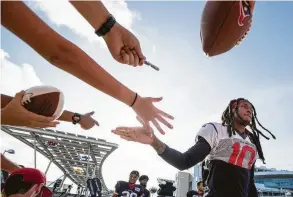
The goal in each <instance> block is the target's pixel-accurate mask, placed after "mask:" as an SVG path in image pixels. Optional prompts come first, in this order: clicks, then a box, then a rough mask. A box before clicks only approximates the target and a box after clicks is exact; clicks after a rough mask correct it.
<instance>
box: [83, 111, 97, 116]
mask: <svg viewBox="0 0 293 197" xmlns="http://www.w3.org/2000/svg"><path fill="white" fill-rule="evenodd" d="M94 114H95V112H94V111H92V112H89V113H86V114H85V116H92V115H94Z"/></svg>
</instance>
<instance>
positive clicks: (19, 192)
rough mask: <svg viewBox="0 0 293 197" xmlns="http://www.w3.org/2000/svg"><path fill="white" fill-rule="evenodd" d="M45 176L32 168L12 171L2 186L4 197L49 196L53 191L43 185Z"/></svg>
mask: <svg viewBox="0 0 293 197" xmlns="http://www.w3.org/2000/svg"><path fill="white" fill-rule="evenodd" d="M45 185H46V176H45V175H44V174H43V173H42V172H41V171H39V170H37V169H34V168H21V169H18V170H16V171H14V172H13V173H12V174H11V175H10V176H9V177H8V179H7V181H6V183H5V186H4V188H3V195H4V196H5V197H51V196H52V195H53V193H52V192H51V191H50V190H49V189H48V188H47V187H46V186H45Z"/></svg>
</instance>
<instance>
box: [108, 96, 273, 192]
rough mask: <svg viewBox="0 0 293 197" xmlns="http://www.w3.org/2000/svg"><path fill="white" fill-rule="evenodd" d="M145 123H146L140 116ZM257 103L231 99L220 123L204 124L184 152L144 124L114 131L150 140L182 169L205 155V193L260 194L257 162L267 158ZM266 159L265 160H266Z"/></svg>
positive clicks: (161, 153) (142, 140)
mask: <svg viewBox="0 0 293 197" xmlns="http://www.w3.org/2000/svg"><path fill="white" fill-rule="evenodd" d="M138 120H139V121H140V122H141V123H142V124H143V125H144V123H143V122H142V121H141V120H140V119H138ZM257 124H258V125H259V126H260V127H261V128H262V129H264V130H265V131H267V132H268V133H270V135H271V136H272V137H273V138H274V139H275V136H274V135H273V134H272V133H271V132H270V131H268V130H267V129H266V128H264V127H263V126H262V125H261V124H260V123H259V121H258V118H257V114H256V111H255V108H254V106H253V105H252V103H250V102H249V101H248V100H246V99H243V98H238V99H234V100H231V101H230V103H229V105H228V106H227V108H226V109H225V111H224V112H223V115H222V122H221V123H208V124H204V125H203V126H202V128H201V129H200V131H199V132H198V134H197V136H196V143H195V145H194V146H192V147H191V148H190V149H189V150H187V151H186V152H185V153H181V152H179V151H177V150H174V149H172V148H170V147H169V146H167V145H166V144H165V143H163V142H161V141H160V140H159V139H158V138H157V137H156V136H155V135H154V132H153V131H152V132H151V135H150V134H149V131H146V130H147V128H146V127H145V126H143V127H118V128H116V129H115V130H113V131H112V132H113V133H115V134H117V135H120V136H121V138H123V139H125V140H129V141H136V142H139V143H144V144H150V145H151V146H152V147H153V148H154V149H155V150H156V151H157V153H158V154H159V156H160V157H162V158H163V159H164V160H165V161H166V162H168V163H169V164H170V165H172V166H174V167H176V168H178V169H179V170H185V169H188V168H190V167H192V166H194V165H196V164H197V163H199V162H201V161H203V160H204V159H206V165H207V167H208V169H209V175H208V178H207V180H206V182H207V190H206V191H205V197H257V190H256V187H255V184H254V164H255V161H256V160H257V159H258V158H259V159H261V160H262V161H263V162H264V161H265V158H264V154H263V151H262V147H261V144H260V140H259V138H260V136H263V137H264V138H266V139H269V138H268V137H267V136H265V135H264V134H263V132H262V131H260V130H259V128H258V127H257ZM264 163H265V162H264Z"/></svg>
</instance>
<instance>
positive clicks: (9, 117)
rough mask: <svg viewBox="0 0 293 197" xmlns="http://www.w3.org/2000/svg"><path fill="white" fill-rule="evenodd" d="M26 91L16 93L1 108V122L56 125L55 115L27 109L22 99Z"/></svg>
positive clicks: (38, 125) (35, 126)
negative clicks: (49, 115) (39, 113)
mask: <svg viewBox="0 0 293 197" xmlns="http://www.w3.org/2000/svg"><path fill="white" fill-rule="evenodd" d="M23 95H24V91H21V92H19V93H17V94H16V95H15V97H14V98H13V99H12V100H11V102H9V103H8V104H7V105H6V106H5V107H4V108H3V109H1V121H2V122H1V123H2V124H7V125H13V126H27V127H34V128H46V127H56V125H57V124H59V122H58V121H54V120H55V118H54V117H46V116H41V115H38V114H35V113H32V112H30V111H28V110H26V109H25V108H24V107H23V106H22V104H21V100H22V97H23Z"/></svg>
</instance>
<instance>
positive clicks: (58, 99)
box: [21, 86, 64, 119]
mask: <svg viewBox="0 0 293 197" xmlns="http://www.w3.org/2000/svg"><path fill="white" fill-rule="evenodd" d="M21 103H22V105H23V106H24V107H25V108H26V109H27V110H28V111H31V112H34V113H36V114H39V115H43V116H47V117H52V116H55V118H56V119H57V118H59V117H60V116H61V114H62V113H63V110H64V95H63V93H62V92H61V91H60V90H58V89H57V88H55V87H52V86H35V87H32V88H29V89H27V90H25V94H24V96H23V98H22V101H21Z"/></svg>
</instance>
